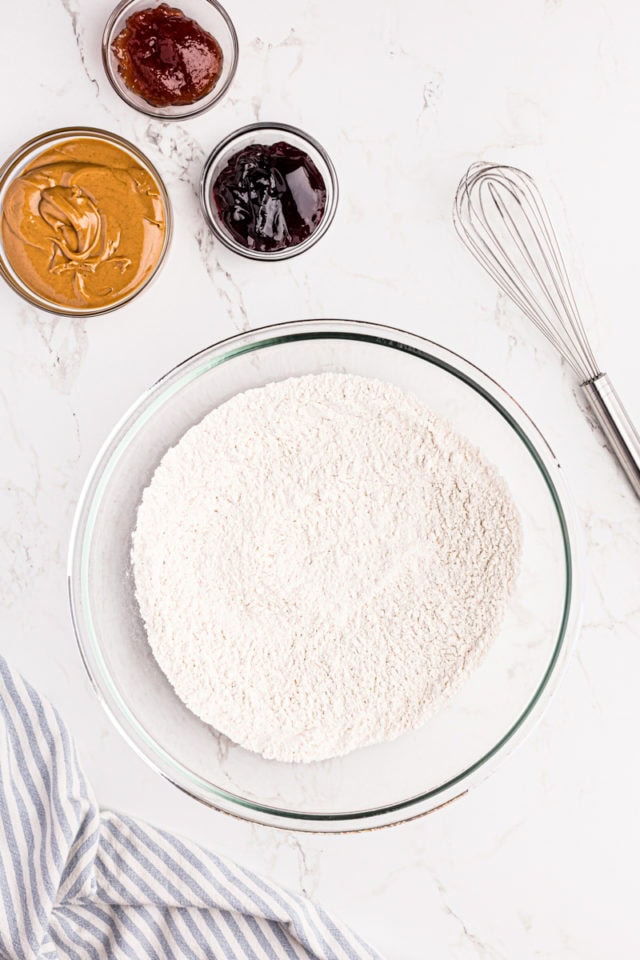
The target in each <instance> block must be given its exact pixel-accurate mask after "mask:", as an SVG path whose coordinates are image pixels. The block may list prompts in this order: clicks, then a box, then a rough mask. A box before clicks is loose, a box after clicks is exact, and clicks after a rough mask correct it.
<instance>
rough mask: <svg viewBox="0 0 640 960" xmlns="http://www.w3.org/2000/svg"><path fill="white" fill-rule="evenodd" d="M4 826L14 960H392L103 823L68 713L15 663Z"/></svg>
mask: <svg viewBox="0 0 640 960" xmlns="http://www.w3.org/2000/svg"><path fill="white" fill-rule="evenodd" d="M0 825H1V834H0V953H1V955H2V956H3V957H5V958H10V960H36V958H38V960H40V958H42V960H45V958H46V960H54V958H55V960H62V958H64V960H103V958H109V960H111V958H114V960H121V958H122V960H125V958H126V960H138V958H140V960H142V958H144V960H173V958H176V960H187V958H188V960H196V958H202V960H204V958H208V960H223V958H224V960H231V958H233V960H249V958H251V960H254V958H255V960H280V958H283V960H284V958H286V960H298V958H306V960H309V958H317V960H364V958H367V960H379V957H378V954H376V953H375V951H373V950H372V949H371V948H370V947H368V946H367V945H366V944H365V943H363V941H362V940H360V939H359V938H358V937H357V936H355V934H353V933H352V932H351V931H350V930H348V929H347V928H346V927H344V926H343V925H342V924H340V923H338V922H337V921H336V920H334V919H332V917H330V916H329V915H328V914H327V913H325V911H324V910H322V909H321V908H320V907H318V906H316V905H315V904H313V903H311V902H310V901H309V900H306V899H305V898H304V897H299V896H294V895H293V894H290V893H287V892H286V891H285V890H283V889H281V888H280V887H277V886H275V885H274V884H273V883H270V882H269V881H267V880H264V879H263V878H261V877H259V876H257V875H255V874H253V873H250V872H249V871H248V870H245V869H244V868H243V867H240V866H238V865H237V864H235V863H231V862H230V861H228V860H224V859H223V858H221V857H216V856H214V855H213V854H212V853H208V852H207V851H205V850H202V849H200V848H199V847H198V846H196V845H195V844H193V843H190V842H188V841H187V840H180V839H178V838H177V837H174V836H171V835H170V834H167V833H164V832H163V831H161V830H156V829H154V828H153V827H149V826H148V825H146V824H142V823H139V822H137V821H135V820H132V819H129V818H128V817H122V816H119V815H117V814H114V813H101V812H100V811H99V810H98V807H97V805H96V801H95V799H94V797H93V794H92V792H91V788H90V787H89V785H88V783H87V781H86V779H85V777H84V774H83V772H82V769H81V767H80V764H79V763H78V758H77V756H76V749H75V746H74V743H73V741H72V739H71V737H70V736H69V731H68V730H67V729H66V727H65V725H64V723H63V722H62V720H61V719H60V717H59V716H58V714H57V712H56V711H55V710H54V709H53V707H51V705H50V704H49V703H47V701H46V700H44V699H43V698H42V697H40V696H38V694H37V693H36V691H35V690H34V689H33V687H31V686H30V685H29V684H27V683H25V682H24V681H23V680H22V679H21V678H20V677H19V676H17V675H16V674H15V673H13V671H11V670H10V669H9V667H8V665H7V663H6V661H5V660H4V659H2V658H1V657H0Z"/></svg>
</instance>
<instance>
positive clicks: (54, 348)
mask: <svg viewBox="0 0 640 960" xmlns="http://www.w3.org/2000/svg"><path fill="white" fill-rule="evenodd" d="M20 317H21V319H22V322H23V324H28V325H30V326H33V328H34V330H36V331H37V333H38V335H39V337H40V340H41V342H42V343H43V344H44V346H45V348H46V351H47V361H48V362H47V364H46V366H45V369H46V371H47V373H48V375H49V378H50V379H51V381H52V383H53V384H54V385H55V386H56V387H57V389H58V390H59V391H60V393H67V394H68V393H69V392H70V391H71V388H72V386H73V382H74V380H75V378H76V376H77V374H78V373H79V371H80V368H81V366H82V362H83V360H84V358H85V356H86V353H87V349H88V344H89V340H88V335H87V329H86V324H85V321H84V320H81V319H80V318H77V317H74V318H70V317H58V316H56V315H55V314H47V313H42V312H40V311H38V310H34V309H32V308H30V307H26V308H24V309H22V310H21V311H20Z"/></svg>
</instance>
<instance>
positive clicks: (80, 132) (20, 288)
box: [0, 126, 173, 317]
mask: <svg viewBox="0 0 640 960" xmlns="http://www.w3.org/2000/svg"><path fill="white" fill-rule="evenodd" d="M74 137H76V138H78V139H82V138H86V139H88V140H91V139H96V140H107V141H109V142H110V143H112V144H114V145H115V146H117V147H121V148H122V149H123V150H126V151H127V152H128V153H131V154H133V156H134V157H136V158H137V159H138V160H139V161H140V163H141V164H142V165H143V166H144V167H145V168H146V169H147V170H148V171H149V172H150V173H151V175H152V176H153V178H154V179H155V181H156V183H157V184H158V186H159V188H160V195H161V198H162V203H163V204H164V209H165V232H164V242H163V244H162V250H161V251H160V256H159V257H158V260H157V263H156V265H155V267H154V268H153V271H152V272H151V273H150V274H149V276H148V277H147V279H146V280H145V281H144V283H142V284H140V286H139V287H137V288H136V289H135V290H132V291H131V293H130V294H129V295H128V296H126V297H123V299H122V300H118V301H117V303H110V304H109V305H108V306H105V307H94V308H91V309H86V310H82V309H77V310H71V309H69V308H65V307H63V306H58V305H56V304H55V303H53V302H52V301H49V300H45V299H44V298H40V297H38V295H37V294H35V293H34V292H33V291H32V290H31V289H30V288H29V287H28V286H27V285H26V284H25V283H22V282H18V280H16V278H15V277H14V276H13V273H12V272H11V271H9V270H8V269H7V267H6V266H5V255H4V244H3V243H2V238H1V236H0V276H1V277H2V278H3V280H5V282H6V283H7V284H8V285H9V286H10V287H11V289H12V290H13V291H14V293H17V294H18V295H19V296H20V297H22V299H23V300H25V301H26V302H27V303H29V304H31V306H34V307H37V308H38V309H39V310H44V311H45V312H46V313H52V314H55V315H56V316H62V317H97V316H100V315H101V314H105V313H111V312H112V311H113V310H119V309H120V307H124V306H125V304H127V303H130V302H131V301H132V300H133V299H134V298H135V297H137V296H138V294H139V293H142V291H143V290H145V289H146V288H147V287H148V286H149V285H150V284H151V283H152V282H153V281H154V280H155V279H156V277H157V275H158V273H159V272H160V268H161V266H162V265H163V263H164V261H165V259H166V256H167V253H168V252H169V248H170V246H171V240H172V238H173V210H172V208H171V200H170V199H169V193H168V191H167V188H166V185H165V182H164V180H163V179H162V176H161V175H160V172H159V171H158V169H157V167H156V166H155V164H154V163H152V162H151V160H150V159H149V158H148V157H147V155H146V154H145V153H143V151H142V150H141V149H140V147H138V146H136V145H135V143H132V142H131V141H130V140H127V139H126V138H125V137H122V136H121V135H120V134H119V133H113V132H112V131H111V130H104V129H102V128H101V127H83V126H81V127H56V128H55V129H53V130H47V131H45V132H44V133H39V134H38V135H37V136H35V137H31V139H30V140H26V141H25V142H24V143H23V144H22V146H20V147H18V148H17V149H16V150H14V151H13V153H11V154H10V155H9V156H8V157H7V159H6V160H5V161H4V162H3V163H2V165H1V166H0V193H1V192H2V191H3V190H4V188H5V186H7V185H8V183H9V182H10V178H11V177H12V175H13V174H15V172H16V170H17V169H18V168H19V167H20V166H21V164H22V163H24V162H25V160H27V158H28V157H29V154H30V153H33V152H34V151H36V150H37V149H40V148H41V147H42V148H44V147H46V146H48V145H51V144H54V143H55V142H56V141H58V140H68V139H71V138H74ZM34 159H35V158H34Z"/></svg>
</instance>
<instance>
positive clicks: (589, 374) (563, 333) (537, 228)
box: [453, 163, 640, 497]
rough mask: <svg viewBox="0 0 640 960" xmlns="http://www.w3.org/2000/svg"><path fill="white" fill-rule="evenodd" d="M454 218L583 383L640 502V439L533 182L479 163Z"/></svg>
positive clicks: (461, 189)
mask: <svg viewBox="0 0 640 960" xmlns="http://www.w3.org/2000/svg"><path fill="white" fill-rule="evenodd" d="M453 220H454V224H455V227H456V230H457V231H458V234H459V236H460V238H461V239H462V240H463V242H464V243H465V244H466V245H467V246H468V247H469V249H470V250H471V252H472V253H473V254H474V256H475V257H476V259H477V260H478V261H479V262H480V263H481V264H482V266H483V267H484V268H485V270H486V271H487V273H488V274H489V275H490V276H491V277H492V278H493V279H494V280H495V282H496V283H497V284H498V286H499V287H500V288H501V289H502V290H503V291H504V292H505V293H506V294H507V296H508V297H510V298H511V300H513V302H514V303H515V304H516V306H518V307H519V308H520V310H522V312H523V313H524V315H525V316H526V317H527V318H528V319H529V320H531V322H532V323H533V324H534V325H535V326H536V327H537V328H538V329H539V330H540V331H541V332H542V333H543V334H544V335H545V337H547V339H548V340H549V341H550V342H551V343H552V344H553V346H554V347H555V348H556V350H557V351H558V352H559V353H560V355H561V356H562V357H564V359H565V360H566V362H567V363H568V364H569V366H570V367H571V369H572V370H573V371H574V373H575V374H576V376H577V377H578V378H579V379H580V382H581V384H582V388H583V392H584V396H585V398H586V400H587V402H588V403H589V405H590V407H591V410H592V413H593V414H594V416H595V418H596V420H597V421H598V423H599V424H600V426H601V428H602V430H603V432H604V434H605V436H606V438H607V440H608V441H609V444H610V446H611V449H612V450H613V452H614V453H615V455H616V457H617V458H618V460H619V462H620V464H621V466H622V468H623V469H624V471H625V473H626V475H627V477H628V479H629V482H630V483H631V486H632V487H633V489H634V491H635V492H636V494H637V495H638V496H639V497H640V435H639V434H638V431H637V430H636V428H635V426H634V425H633V423H632V421H631V419H630V417H629V415H628V413H627V412H626V410H625V408H624V406H623V404H622V401H621V400H620V398H619V396H618V394H617V393H616V391H615V390H614V388H613V385H612V384H611V381H610V380H609V378H608V377H607V375H606V374H604V373H601V372H599V369H598V365H597V363H596V359H595V357H594V355H593V351H592V349H591V346H590V344H589V341H588V339H587V335H586V332H585V329H584V327H583V325H582V320H581V319H580V314H579V312H578V307H577V304H576V299H575V296H574V294H573V290H572V289H571V284H570V282H569V275H568V273H567V268H566V265H565V262H564V258H563V256H562V253H561V250H560V246H559V244H558V240H557V238H556V234H555V231H554V229H553V225H552V223H551V220H550V218H549V214H548V213H547V208H546V206H545V205H544V202H543V200H542V197H541V196H540V194H539V193H538V189H537V187H536V185H535V183H534V182H533V180H532V179H531V177H529V176H528V175H527V174H526V173H524V171H522V170H518V169H517V168H515V167H507V166H500V165H498V164H491V163H474V164H473V165H472V166H471V167H469V169H468V171H467V173H466V174H465V176H464V177H463V178H462V180H461V181H460V184H459V186H458V190H457V192H456V198H455V204H454V211H453Z"/></svg>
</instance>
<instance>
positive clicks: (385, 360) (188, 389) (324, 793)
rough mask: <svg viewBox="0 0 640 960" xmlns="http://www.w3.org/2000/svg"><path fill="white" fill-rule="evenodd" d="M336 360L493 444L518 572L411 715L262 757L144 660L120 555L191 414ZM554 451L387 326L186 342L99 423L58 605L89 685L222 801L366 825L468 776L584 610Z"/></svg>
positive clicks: (546, 672) (149, 751) (513, 731)
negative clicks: (200, 714) (103, 432)
mask: <svg viewBox="0 0 640 960" xmlns="http://www.w3.org/2000/svg"><path fill="white" fill-rule="evenodd" d="M327 371H334V372H340V373H350V374H358V375H360V376H365V377H372V378H377V379H381V380H385V381H388V382H390V383H393V384H396V385H397V386H399V387H401V388H402V389H403V390H405V391H407V392H409V393H412V394H414V395H415V396H416V397H418V398H419V399H420V400H422V401H423V402H424V403H425V404H426V405H428V406H429V407H430V408H431V410H433V411H434V412H435V413H436V414H438V415H439V416H441V417H445V418H447V419H448V420H449V422H450V423H451V425H452V426H453V427H454V428H455V429H456V430H457V431H458V432H459V433H461V434H462V435H464V436H465V437H467V438H468V439H469V440H470V441H471V442H472V443H473V444H475V445H476V446H477V447H479V448H480V450H481V451H482V453H483V454H484V455H485V456H486V457H487V459H489V460H490V461H492V462H493V463H494V464H495V466H496V467H497V468H498V470H499V471H500V473H501V474H502V476H503V477H504V479H505V480H506V481H507V483H508V485H509V488H510V490H511V494H512V496H513V498H514V501H515V503H516V505H517V507H518V509H519V511H520V514H521V518H522V528H523V552H522V561H521V568H520V573H519V576H518V579H517V583H516V586H515V590H514V592H513V595H512V597H511V600H510V602H509V605H508V609H507V613H506V617H505V620H504V623H503V625H502V629H501V630H500V633H499V635H498V637H497V639H496V641H495V643H494V644H493V646H492V647H491V648H490V651H489V653H488V655H487V656H486V658H485V659H484V661H483V662H482V664H481V666H480V667H479V668H478V669H477V670H476V671H475V672H474V673H473V674H472V675H471V676H470V677H469V678H468V679H467V680H466V682H465V683H464V684H463V685H462V686H461V687H460V689H459V690H458V692H457V693H456V694H455V695H454V696H453V697H452V698H451V699H450V700H449V701H448V702H447V703H446V704H445V705H444V706H443V707H442V708H441V709H440V710H439V711H438V712H437V713H435V714H434V715H433V716H432V717H431V719H429V720H428V721H427V723H425V724H424V726H422V727H421V728H420V729H418V730H415V731H412V732H410V733H406V734H404V735H403V736H401V737H399V738H398V739H397V740H394V741H392V742H389V743H383V744H378V745H376V746H371V747H366V748H364V749H360V750H357V751H355V752H353V753H351V754H348V755H347V756H345V757H339V758H337V759H334V760H328V761H324V762H320V763H311V764H302V765H300V764H288V763H278V762H275V761H272V760H265V759H263V758H262V757H260V756H258V755H257V754H253V753H251V752H249V751H247V750H245V749H243V748H241V747H239V746H237V745H236V744H234V743H232V742H231V741H229V740H228V739H227V738H226V737H224V736H222V735H221V734H219V733H218V732H217V731H215V730H213V729H212V728H211V727H209V726H207V725H206V724H205V723H203V722H202V721H201V720H199V719H198V718H197V717H196V716H194V715H193V714H192V713H190V711H189V710H187V708H186V707H185V706H184V705H183V703H182V702H181V701H180V700H179V699H178V697H177V696H176V694H175V693H174V692H173V689H172V687H171V685H170V684H169V682H168V681H167V680H166V678H165V677H164V674H163V673H162V672H161V670H160V668H159V667H158V665H157V664H156V662H155V660H154V657H153V655H152V653H151V650H150V648H149V645H148V643H147V640H146V636H145V630H144V627H143V624H142V621H141V619H140V614H139V612H138V607H137V603H136V599H135V596H134V585H133V580H132V574H131V565H130V556H129V554H130V545H131V533H132V530H133V528H134V525H135V519H136V509H137V506H138V503H139V501H140V498H141V496H142V491H143V490H144V488H145V487H146V486H147V484H148V483H149V481H150V480H151V477H152V474H153V472H154V470H155V468H156V466H157V465H158V463H159V461H160V459H161V458H162V456H163V455H164V453H165V452H166V451H167V449H168V448H169V447H171V446H173V445H174V444H175V443H176V442H177V441H178V440H179V439H180V437H181V436H182V435H183V434H184V433H185V431H186V430H188V429H189V427H191V426H192V425H193V424H195V423H197V422H199V421H200V420H201V419H202V418H203V417H204V416H205V414H207V413H208V412H209V411H210V410H211V409H212V408H213V407H216V406H218V405H219V404H221V403H224V402H225V401H226V400H228V399H229V398H230V397H232V396H233V395H234V394H236V393H239V392H240V391H243V390H247V389H249V388H251V387H261V386H263V385H264V384H266V383H269V382H271V381H274V380H282V379H285V378H287V377H292V376H301V375H303V374H310V373H324V372H327ZM576 543H577V530H576V524H575V521H574V519H573V514H572V510H571V507H570V504H569V501H568V498H567V494H566V491H565V488H564V484H563V482H562V477H561V472H560V468H559V464H558V462H557V460H556V458H555V456H554V455H553V453H552V451H551V450H550V448H549V446H548V445H547V443H546V442H545V440H544V438H543V437H542V436H541V435H540V433H539V432H538V430H537V429H536V428H535V426H534V425H533V423H532V422H531V421H530V420H529V418H528V417H527V415H526V414H525V413H524V412H523V411H522V409H521V408H520V407H519V406H518V404H517V403H516V402H515V401H514V400H513V399H512V398H511V397H510V396H509V395H508V394H507V393H506V392H505V391H504V390H503V389H502V388H501V387H499V386H498V384H496V383H495V382H494V381H493V380H491V379H490V378H489V377H488V376H487V375H486V374H484V373H482V372H481V371H480V370H478V369H477V368H476V367H474V366H472V364H470V363H468V362H467V361H466V360H463V359H462V358H461V357H459V356H457V355H456V354H454V353H451V351H449V350H446V349H445V348H444V347H441V346H438V345H437V344H434V343H431V342H429V341H428V340H424V339H422V338H420V337H418V336H414V335H412V334H409V333H404V332H402V331H399V330H395V329H392V328H389V327H382V326H374V325H371V324H368V323H358V322H352V321H338V320H323V321H304V322H296V323H289V324H283V325H280V326H274V327H267V328H263V329H260V330H254V331H251V332H248V333H243V334H241V335H239V336H236V337H233V338H231V339H230V340H226V341H224V342H223V343H219V344H215V345H214V346H212V347H209V348H208V349H206V350H203V351H202V352H201V353H199V354H197V355H196V356H194V357H192V358H191V359H189V360H186V361H185V362H184V363H182V364H180V365H179V366H178V367H176V368H175V369H174V370H172V371H171V372H170V373H168V374H167V375H166V376H165V377H163V379H162V380H160V381H159V382H158V383H157V384H156V385H155V386H153V387H152V388H151V389H150V390H148V391H147V392H146V393H145V394H144V395H143V396H142V397H141V398H140V399H139V400H138V402H137V403H136V404H135V405H134V406H133V407H132V408H131V409H130V410H129V411H128V412H127V413H126V414H125V416H124V417H123V419H122V420H121V421H120V423H119V424H118V425H117V426H116V427H115V429H114V431H113V433H112V434H111V436H110V437H109V438H108V439H107V441H106V443H105V445H104V447H103V449H102V450H101V452H100V454H99V455H98V458H97V460H96V462H95V464H94V466H93V469H92V470H91V472H90V474H89V477H88V478H87V481H86V484H85V487H84V490H83V492H82V495H81V498H80V503H79V505H78V509H77V513H76V518H75V523H74V529H73V533H72V538H71V548H70V556H69V589H70V599H71V610H72V615H73V621H74V625H75V630H76V634H77V638H78V643H79V645H80V650H81V652H82V656H83V659H84V662H85V665H86V667H87V670H88V671H89V675H90V677H91V680H92V682H93V684H94V687H95V689H96V691H97V693H98V695H99V697H100V699H101V700H102V702H103V704H104V706H105V708H106V710H107V711H108V713H109V714H110V716H111V718H112V719H113V721H114V723H115V724H116V726H117V727H118V728H119V729H120V731H121V733H122V734H123V735H124V736H125V737H126V738H127V740H128V741H129V742H130V744H131V745H132V746H133V747H134V748H135V749H136V750H137V751H138V752H139V753H140V754H141V755H142V756H143V757H144V758H145V759H146V760H147V761H148V762H149V763H150V764H151V765H152V766H153V767H154V768H155V769H156V770H157V771H158V772H159V773H161V774H162V775H163V776H165V777H166V778H167V779H168V780H170V781H171V782H173V783H174V784H176V785H177V786H179V787H180V788H181V789H182V790H184V791H186V792H187V793H189V794H191V795H192V796H193V797H196V798H197V799H198V800H201V801H203V802H205V803H207V804H210V805H211V806H213V807H216V808H218V809H219V810H224V811H226V812H227V813H233V814H236V815H237V816H240V817H243V818H244V819H247V820H254V821H257V822H260V823H264V824H269V825H272V826H279V827H285V828H287V829H299V830H310V831H325V832H334V831H335V832H338V831H345V830H359V829H368V828H371V827H375V826H383V825H387V824H391V823H395V822H398V821H401V820H409V819H412V818H414V817H416V816H417V815H419V814H423V813H426V812H428V811H430V810H433V809H434V808H435V807H438V806H440V805H441V804H443V803H446V802H447V801H449V800H451V799H452V798H453V797H456V796H458V795H459V794H461V793H464V792H465V791H466V790H467V789H468V788H469V786H470V785H471V784H472V783H475V782H476V781H478V780H479V779H481V778H482V777H483V776H484V775H485V774H486V773H488V772H489V771H490V770H491V768H492V767H493V765H494V764H495V762H496V760H497V759H498V758H499V757H500V756H502V755H503V754H505V753H506V752H507V751H508V750H509V749H510V748H511V747H512V746H513V745H514V744H515V743H516V742H518V741H519V740H520V739H521V738H522V737H523V735H524V733H525V732H526V731H528V730H529V729H530V728H531V725H532V722H533V721H534V719H535V718H536V717H538V716H539V715H540V713H541V711H542V708H543V707H544V705H545V704H546V703H547V701H548V699H549V695H550V693H551V691H552V689H553V687H554V686H555V683H556V681H557V678H558V674H559V671H560V667H561V665H562V663H563V662H564V660H565V658H566V655H567V650H568V647H569V641H570V639H571V638H572V637H573V636H574V635H575V633H576V629H577V622H578V614H579V595H580V591H579V584H578V580H579V574H580V562H579V561H580V555H581V554H580V550H579V549H577V546H576Z"/></svg>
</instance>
